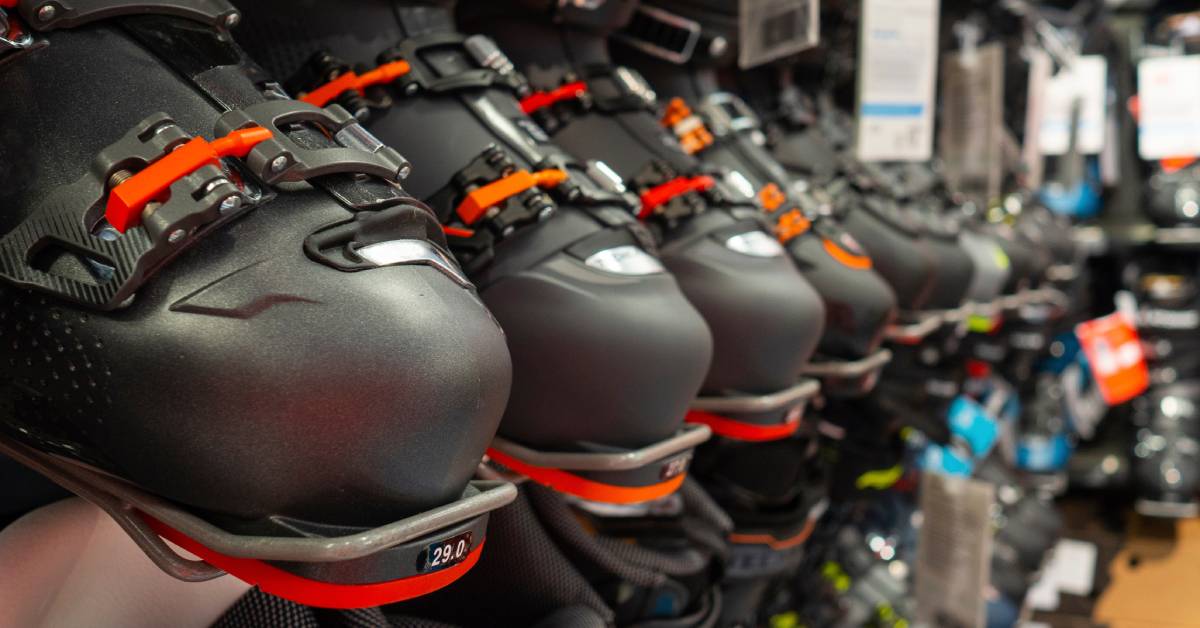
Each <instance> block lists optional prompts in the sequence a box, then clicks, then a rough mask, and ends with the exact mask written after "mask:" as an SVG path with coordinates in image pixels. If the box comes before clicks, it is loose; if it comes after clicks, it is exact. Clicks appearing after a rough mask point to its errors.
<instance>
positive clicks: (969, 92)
mask: <svg viewBox="0 0 1200 628" xmlns="http://www.w3.org/2000/svg"><path fill="white" fill-rule="evenodd" d="M941 84H942V107H941V127H940V130H939V132H938V153H939V154H940V156H941V161H942V164H943V167H944V170H945V174H946V183H947V185H949V186H950V189H952V190H954V191H956V192H960V193H962V194H966V195H969V196H972V197H974V198H976V199H978V200H979V201H980V202H981V204H986V201H987V199H989V198H995V197H997V196H999V195H1000V183H1001V176H1002V175H1003V166H1004V163H1003V162H1004V154H1003V147H1004V143H1003V142H1002V141H1001V136H1002V134H1003V130H1004V48H1003V47H1002V46H1001V45H1000V44H987V45H984V46H979V47H976V48H975V49H973V50H971V51H969V52H967V51H964V52H960V53H955V54H951V55H948V56H946V57H945V59H943V60H942V80H941Z"/></svg>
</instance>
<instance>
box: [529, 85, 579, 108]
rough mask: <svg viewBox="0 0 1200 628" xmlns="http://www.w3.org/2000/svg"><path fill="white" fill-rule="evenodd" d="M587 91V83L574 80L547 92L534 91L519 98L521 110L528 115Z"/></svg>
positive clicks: (573, 98) (572, 98)
mask: <svg viewBox="0 0 1200 628" xmlns="http://www.w3.org/2000/svg"><path fill="white" fill-rule="evenodd" d="M586 93H587V83H584V82H583V81H575V82H574V83H567V84H566V85H563V86H562V87H559V88H557V89H553V90H551V91H548V92H534V93H532V94H530V95H529V96H526V97H525V98H522V99H521V111H524V112H525V115H529V114H531V113H533V112H535V111H537V110H538V109H545V108H546V107H549V106H550V105H554V104H557V103H560V102H563V101H565V100H575V99H576V98H581V97H582V96H583V95H584V94H586Z"/></svg>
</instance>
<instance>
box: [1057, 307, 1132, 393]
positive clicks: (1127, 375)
mask: <svg viewBox="0 0 1200 628" xmlns="http://www.w3.org/2000/svg"><path fill="white" fill-rule="evenodd" d="M1075 335H1076V337H1078V338H1079V344H1080V345H1081V346H1082V347H1083V352H1084V354H1085V355H1087V359H1088V365H1089V366H1091V369H1092V377H1094V378H1095V380H1096V386H1097V387H1098V388H1099V389H1100V394H1101V396H1103V397H1104V402H1105V403H1107V404H1108V405H1110V406H1115V405H1117V404H1120V403H1124V402H1126V401H1129V400H1130V399H1132V398H1134V397H1136V396H1138V395H1140V394H1141V393H1142V392H1144V391H1145V390H1146V387H1147V386H1149V384H1150V372H1149V369H1147V368H1146V357H1145V355H1144V354H1143V353H1142V345H1141V342H1140V341H1139V340H1138V333H1137V328H1136V327H1135V326H1134V324H1133V319H1132V318H1131V317H1129V316H1128V315H1127V314H1124V313H1122V312H1116V313H1113V314H1109V315H1108V316H1104V317H1101V318H1097V319H1094V320H1091V321H1087V322H1085V323H1080V324H1078V325H1076V326H1075Z"/></svg>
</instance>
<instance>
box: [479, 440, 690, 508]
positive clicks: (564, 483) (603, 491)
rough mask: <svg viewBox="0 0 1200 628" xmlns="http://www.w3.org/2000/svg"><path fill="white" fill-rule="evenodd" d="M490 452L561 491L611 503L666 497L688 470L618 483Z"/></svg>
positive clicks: (498, 458) (493, 450)
mask: <svg viewBox="0 0 1200 628" xmlns="http://www.w3.org/2000/svg"><path fill="white" fill-rule="evenodd" d="M487 455H488V457H489V458H491V459H492V460H495V461H496V462H499V463H500V464H502V465H504V466H506V467H508V468H509V469H512V470H513V471H516V472H517V473H520V474H522V475H525V476H526V477H528V478H529V479H531V480H533V481H534V482H537V483H538V484H542V485H544V486H548V487H550V488H552V489H554V490H556V491H558V492H560V493H566V494H568V495H574V496H576V497H580V498H582V499H587V500H590V501H594V502H604V503H607V504H637V503H641V502H648V501H652V500H655V499H658V498H660V497H666V496H667V495H670V494H671V493H674V492H675V491H677V490H678V489H679V486H680V485H681V484H683V478H684V477H686V476H687V473H680V474H679V475H677V476H675V477H673V478H671V479H669V480H667V481H665V482H659V483H658V484H650V485H648V486H617V485H615V484H604V483H603V482H597V481H595V480H589V479H587V478H583V477H580V476H578V475H575V474H573V473H567V472H566V471H562V470H560V469H551V468H548V467H536V466H534V465H531V464H525V463H524V462H521V461H520V460H517V459H516V458H513V457H512V456H509V455H506V454H504V453H502V452H499V451H496V450H495V449H492V448H490V447H489V448H488V450H487Z"/></svg>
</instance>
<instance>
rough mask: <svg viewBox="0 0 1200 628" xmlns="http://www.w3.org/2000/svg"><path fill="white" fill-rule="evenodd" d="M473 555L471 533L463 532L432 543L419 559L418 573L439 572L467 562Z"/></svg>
mask: <svg viewBox="0 0 1200 628" xmlns="http://www.w3.org/2000/svg"><path fill="white" fill-rule="evenodd" d="M470 553H471V533H470V532H463V533H462V534H457V535H455V536H452V537H450V538H448V539H442V540H441V541H438V542H436V543H430V544H429V546H428V547H426V548H425V549H424V551H422V552H421V555H420V556H419V557H418V558H417V571H420V572H421V573H425V572H430V571H438V570H440V569H445V568H447V567H451V566H453V565H457V564H458V563H461V562H462V561H464V560H466V558H467V556H468V555H469V554H470Z"/></svg>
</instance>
